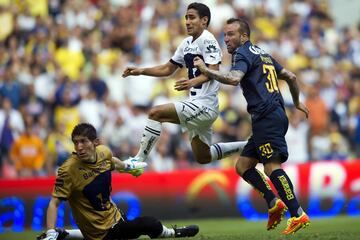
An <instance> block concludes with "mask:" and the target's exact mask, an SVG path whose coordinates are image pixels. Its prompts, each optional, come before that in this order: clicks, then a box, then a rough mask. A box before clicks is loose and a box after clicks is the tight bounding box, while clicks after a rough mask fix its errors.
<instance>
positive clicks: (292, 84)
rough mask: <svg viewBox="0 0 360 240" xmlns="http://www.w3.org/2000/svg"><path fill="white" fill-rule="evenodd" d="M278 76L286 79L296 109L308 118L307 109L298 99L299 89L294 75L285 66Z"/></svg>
mask: <svg viewBox="0 0 360 240" xmlns="http://www.w3.org/2000/svg"><path fill="white" fill-rule="evenodd" d="M278 78H279V79H282V80H285V81H286V83H287V84H288V85H289V90H290V93H291V97H292V99H293V102H294V105H295V107H296V108H297V109H298V110H300V111H302V112H303V113H304V114H305V116H306V118H308V116H309V110H308V109H307V107H306V106H305V105H304V104H303V103H301V102H300V99H299V95H300V90H299V85H298V84H297V81H296V75H295V74H294V73H292V72H291V71H289V70H287V69H286V68H283V69H282V70H281V72H280V74H279V75H278Z"/></svg>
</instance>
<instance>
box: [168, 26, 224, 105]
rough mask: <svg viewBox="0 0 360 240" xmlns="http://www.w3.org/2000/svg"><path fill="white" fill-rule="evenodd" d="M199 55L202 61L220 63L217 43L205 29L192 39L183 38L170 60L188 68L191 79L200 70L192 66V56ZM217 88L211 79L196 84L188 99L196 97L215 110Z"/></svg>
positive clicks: (215, 82) (217, 83) (217, 85)
mask: <svg viewBox="0 0 360 240" xmlns="http://www.w3.org/2000/svg"><path fill="white" fill-rule="evenodd" d="M197 56H198V57H200V58H201V59H203V60H204V62H205V63H206V64H207V65H208V64H219V63H221V57H222V54H221V50H220V46H219V43H218V42H217V40H216V39H215V37H214V35H213V34H212V33H210V32H209V31H207V30H204V31H203V32H202V34H201V35H200V36H199V37H198V38H197V39H195V41H193V37H192V36H190V37H187V38H185V39H184V40H183V41H182V43H181V44H180V45H179V46H178V48H177V49H176V52H175V54H174V55H173V56H172V58H171V60H170V62H171V63H173V64H176V65H178V66H179V67H183V65H185V66H186V68H187V69H188V77H189V79H192V78H194V77H197V76H199V75H200V74H201V72H200V71H199V70H198V69H197V68H196V67H194V62H193V61H194V58H195V57H197ZM218 90H219V82H217V81H216V80H214V79H212V80H209V81H207V82H205V83H203V84H201V85H200V86H196V87H193V88H191V89H190V91H189V97H190V100H193V99H198V100H201V101H202V102H203V103H204V104H206V105H208V106H209V107H211V108H213V109H215V110H217V109H218V107H219V102H218V97H217V93H218Z"/></svg>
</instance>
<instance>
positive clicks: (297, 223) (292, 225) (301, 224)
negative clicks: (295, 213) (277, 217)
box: [282, 212, 310, 234]
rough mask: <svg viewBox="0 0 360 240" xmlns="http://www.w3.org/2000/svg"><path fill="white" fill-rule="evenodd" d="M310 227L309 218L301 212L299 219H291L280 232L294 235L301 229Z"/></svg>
mask: <svg viewBox="0 0 360 240" xmlns="http://www.w3.org/2000/svg"><path fill="white" fill-rule="evenodd" d="M309 225H310V219H309V216H308V215H307V214H306V213H305V212H303V213H302V214H301V215H300V217H292V218H290V219H289V220H288V222H287V227H286V229H285V230H284V231H283V232H282V233H283V234H291V233H295V232H296V231H298V230H299V229H301V228H305V227H307V226H309Z"/></svg>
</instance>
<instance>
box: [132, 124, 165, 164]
mask: <svg viewBox="0 0 360 240" xmlns="http://www.w3.org/2000/svg"><path fill="white" fill-rule="evenodd" d="M160 133H161V122H158V121H154V120H152V119H148V120H147V123H146V126H145V129H144V132H143V135H142V137H141V140H140V149H139V152H138V153H137V154H136V156H135V157H136V158H139V160H140V161H145V160H146V159H147V157H148V155H149V153H150V152H151V150H152V149H153V147H154V145H155V143H156V142H157V140H158V139H159V137H160Z"/></svg>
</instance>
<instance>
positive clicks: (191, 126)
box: [174, 99, 219, 146]
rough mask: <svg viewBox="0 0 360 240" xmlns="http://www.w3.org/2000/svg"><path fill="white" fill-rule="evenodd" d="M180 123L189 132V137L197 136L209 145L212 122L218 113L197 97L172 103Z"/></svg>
mask: <svg viewBox="0 0 360 240" xmlns="http://www.w3.org/2000/svg"><path fill="white" fill-rule="evenodd" d="M174 105H175V108H176V112H177V115H178V117H179V119H180V125H181V127H182V128H183V129H185V130H186V131H188V132H189V139H190V141H192V139H193V138H194V137H196V136H199V138H200V140H201V141H203V142H204V143H205V144H207V145H208V146H210V145H211V136H212V124H213V123H214V121H215V120H216V118H217V117H218V115H219V112H218V111H217V110H214V109H213V108H211V107H209V106H207V105H205V104H203V103H202V101H201V100H199V99H194V100H186V101H180V102H175V103H174Z"/></svg>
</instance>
